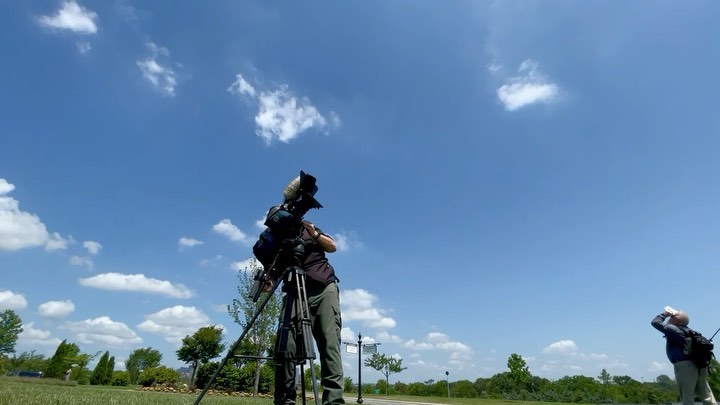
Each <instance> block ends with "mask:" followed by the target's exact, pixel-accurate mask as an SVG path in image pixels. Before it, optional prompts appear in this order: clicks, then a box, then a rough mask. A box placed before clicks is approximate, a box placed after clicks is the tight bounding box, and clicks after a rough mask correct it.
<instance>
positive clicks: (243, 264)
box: [230, 257, 262, 271]
mask: <svg viewBox="0 0 720 405" xmlns="http://www.w3.org/2000/svg"><path fill="white" fill-rule="evenodd" d="M230 267H231V268H232V269H233V270H235V271H253V270H254V269H255V268H258V267H259V268H262V265H261V264H260V263H259V262H258V261H257V260H255V258H253V257H251V258H248V259H245V260H241V261H239V262H232V263H230Z"/></svg>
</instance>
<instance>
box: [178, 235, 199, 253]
mask: <svg viewBox="0 0 720 405" xmlns="http://www.w3.org/2000/svg"><path fill="white" fill-rule="evenodd" d="M202 244H203V242H202V241H199V240H197V239H194V238H188V237H186V236H183V237H182V238H180V239H179V240H178V245H180V251H183V250H185V248H191V247H194V246H198V245H202Z"/></svg>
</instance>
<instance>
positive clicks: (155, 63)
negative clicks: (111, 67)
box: [136, 42, 178, 96]
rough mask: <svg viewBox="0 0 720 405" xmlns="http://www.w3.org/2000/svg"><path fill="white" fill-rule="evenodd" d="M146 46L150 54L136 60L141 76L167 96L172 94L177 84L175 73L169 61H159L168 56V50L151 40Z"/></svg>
mask: <svg viewBox="0 0 720 405" xmlns="http://www.w3.org/2000/svg"><path fill="white" fill-rule="evenodd" d="M147 47H148V48H149V49H150V51H151V53H152V55H151V56H148V57H147V58H145V59H143V60H139V61H137V62H136V63H137V66H138V67H139V68H140V71H141V72H142V74H143V77H144V78H145V80H147V81H148V82H150V84H152V86H153V87H154V88H156V89H157V90H160V91H161V92H163V93H165V94H166V95H168V96H174V95H175V88H176V87H177V84H178V83H177V74H176V73H175V71H174V70H173V69H172V68H171V67H169V65H168V64H169V62H168V63H166V62H164V61H161V59H169V58H170V51H168V50H167V49H166V48H163V47H159V46H157V45H155V44H154V43H152V42H148V44H147Z"/></svg>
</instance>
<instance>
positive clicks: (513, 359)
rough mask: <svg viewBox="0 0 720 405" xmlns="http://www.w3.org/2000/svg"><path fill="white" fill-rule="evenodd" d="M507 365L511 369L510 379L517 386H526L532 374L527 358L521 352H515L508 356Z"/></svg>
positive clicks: (522, 387)
mask: <svg viewBox="0 0 720 405" xmlns="http://www.w3.org/2000/svg"><path fill="white" fill-rule="evenodd" d="M507 366H508V368H509V369H510V379H511V380H512V381H513V382H514V383H515V386H516V387H517V388H521V389H524V388H526V387H527V385H528V383H529V382H530V377H532V376H531V375H530V370H529V369H528V366H527V363H526V362H525V359H523V358H522V356H520V355H519V354H517V353H513V354H511V355H510V357H508V361H507Z"/></svg>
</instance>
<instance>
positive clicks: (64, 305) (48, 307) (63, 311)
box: [38, 300, 75, 318]
mask: <svg viewBox="0 0 720 405" xmlns="http://www.w3.org/2000/svg"><path fill="white" fill-rule="evenodd" d="M74 311H75V304H73V302H72V301H70V300H64V301H48V302H44V303H42V304H40V305H38V312H40V315H42V316H44V317H46V318H62V317H64V316H67V315H69V314H71V313H72V312H74Z"/></svg>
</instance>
